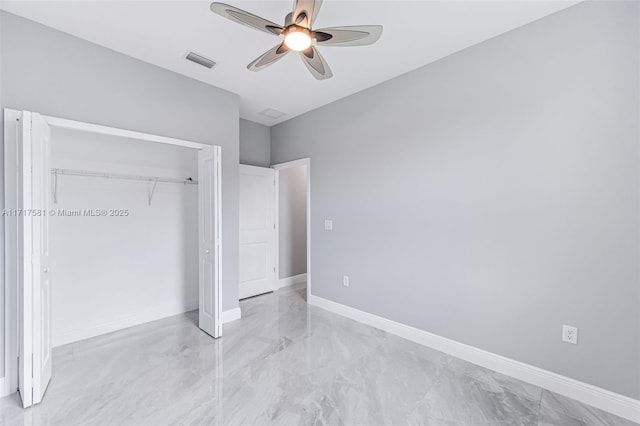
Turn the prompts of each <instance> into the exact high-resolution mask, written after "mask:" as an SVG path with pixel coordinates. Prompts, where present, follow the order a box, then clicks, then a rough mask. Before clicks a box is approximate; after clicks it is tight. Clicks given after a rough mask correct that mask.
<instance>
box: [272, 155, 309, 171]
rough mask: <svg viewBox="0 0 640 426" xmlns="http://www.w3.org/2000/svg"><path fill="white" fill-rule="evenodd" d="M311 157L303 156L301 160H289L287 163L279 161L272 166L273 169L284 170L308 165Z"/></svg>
mask: <svg viewBox="0 0 640 426" xmlns="http://www.w3.org/2000/svg"><path fill="white" fill-rule="evenodd" d="M308 165H309V158H301V159H299V160H293V161H287V162H286V163H278V164H274V165H273V166H271V168H272V169H276V170H283V169H290V168H292V167H298V166H308Z"/></svg>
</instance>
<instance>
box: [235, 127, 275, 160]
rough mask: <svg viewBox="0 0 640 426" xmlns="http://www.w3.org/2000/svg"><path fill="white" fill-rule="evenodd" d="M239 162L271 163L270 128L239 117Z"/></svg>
mask: <svg viewBox="0 0 640 426" xmlns="http://www.w3.org/2000/svg"><path fill="white" fill-rule="evenodd" d="M240 164H248V165H249V166H259V167H269V166H270V165H271V129H270V128H269V127H268V126H265V125H263V124H259V123H255V122H253V121H249V120H245V119H242V118H241V119H240Z"/></svg>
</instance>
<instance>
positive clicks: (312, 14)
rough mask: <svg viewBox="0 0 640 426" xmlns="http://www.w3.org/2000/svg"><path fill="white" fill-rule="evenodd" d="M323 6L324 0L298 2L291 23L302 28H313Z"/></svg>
mask: <svg viewBox="0 0 640 426" xmlns="http://www.w3.org/2000/svg"><path fill="white" fill-rule="evenodd" d="M321 6H322V0H296V3H295V5H294V7H293V16H292V18H291V22H292V23H294V24H296V25H300V26H302V27H306V28H311V25H312V24H313V23H314V22H315V20H316V18H317V17H318V13H319V12H320V7H321Z"/></svg>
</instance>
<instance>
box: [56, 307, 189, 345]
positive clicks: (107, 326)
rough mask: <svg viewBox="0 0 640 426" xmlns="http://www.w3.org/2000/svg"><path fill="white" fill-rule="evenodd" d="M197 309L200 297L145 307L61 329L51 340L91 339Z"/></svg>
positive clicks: (57, 341)
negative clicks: (182, 301) (141, 309)
mask: <svg viewBox="0 0 640 426" xmlns="http://www.w3.org/2000/svg"><path fill="white" fill-rule="evenodd" d="M195 309H198V299H196V300H191V301H189V302H186V303H178V304H176V303H171V304H165V305H161V306H156V307H154V308H150V309H145V310H143V311H139V312H136V313H134V314H130V315H122V316H120V317H117V318H112V319H108V320H105V321H99V320H98V321H92V322H90V323H86V324H83V325H82V326H80V327H73V328H68V329H66V330H61V331H58V332H57V333H55V334H53V335H52V336H51V341H52V343H53V347H58V346H62V345H66V344H68V343H73V342H77V341H79V340H84V339H90V338H91V337H96V336H100V335H102V334H107V333H111V332H114V331H118V330H123V329H125V328H129V327H133V326H136V325H141V324H145V323H148V322H151V321H156V320H160V319H164V318H168V317H172V316H174V315H179V314H183V313H185V312H189V311H193V310H195Z"/></svg>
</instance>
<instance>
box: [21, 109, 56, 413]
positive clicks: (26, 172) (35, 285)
mask: <svg viewBox="0 0 640 426" xmlns="http://www.w3.org/2000/svg"><path fill="white" fill-rule="evenodd" d="M22 123H23V134H22V147H21V148H22V149H21V156H22V169H21V181H22V182H21V184H22V203H21V204H22V207H23V209H24V212H25V214H24V215H23V219H22V221H21V222H20V223H21V225H22V226H21V227H20V229H21V231H22V233H23V246H22V250H23V262H22V270H21V273H22V275H23V280H22V283H23V285H22V288H20V290H19V296H20V298H19V303H20V321H21V322H22V325H23V326H22V327H20V330H21V333H20V337H19V338H20V343H19V344H20V358H19V359H20V361H19V372H18V374H19V387H20V397H21V398H22V404H23V406H24V407H28V406H30V405H33V404H38V403H40V402H41V401H42V397H43V396H44V393H45V391H46V389H47V385H48V384H49V381H50V380H51V372H52V355H51V271H50V269H51V265H50V252H49V209H50V207H51V202H50V200H51V166H50V158H51V149H50V146H51V131H50V128H49V125H48V124H47V123H46V121H45V120H44V119H43V118H42V116H40V115H39V114H36V113H29V112H24V113H23V114H22Z"/></svg>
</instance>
